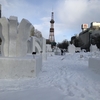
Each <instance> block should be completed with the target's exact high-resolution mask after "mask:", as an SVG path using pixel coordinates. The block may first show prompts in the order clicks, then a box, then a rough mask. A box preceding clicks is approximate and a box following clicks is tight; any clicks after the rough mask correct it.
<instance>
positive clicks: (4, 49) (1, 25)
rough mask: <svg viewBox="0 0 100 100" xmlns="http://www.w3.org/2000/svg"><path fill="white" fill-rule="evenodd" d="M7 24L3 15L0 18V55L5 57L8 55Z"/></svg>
mask: <svg viewBox="0 0 100 100" xmlns="http://www.w3.org/2000/svg"><path fill="white" fill-rule="evenodd" d="M8 24H9V22H8V20H7V19H6V18H5V17H3V18H1V19H0V33H1V34H0V37H1V38H2V45H1V55H2V56H5V57H8V55H9V50H8V49H9V39H8V35H9V34H8V33H9V31H8Z"/></svg>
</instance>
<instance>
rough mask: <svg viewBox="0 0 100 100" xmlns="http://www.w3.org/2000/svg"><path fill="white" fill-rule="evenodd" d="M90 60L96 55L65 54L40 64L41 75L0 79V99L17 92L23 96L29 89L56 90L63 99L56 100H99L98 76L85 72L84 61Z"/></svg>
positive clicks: (86, 68)
mask: <svg viewBox="0 0 100 100" xmlns="http://www.w3.org/2000/svg"><path fill="white" fill-rule="evenodd" d="M81 55H82V57H81ZM91 56H93V57H97V55H96V54H91V53H74V54H70V53H66V55H64V56H60V55H57V56H56V55H52V56H48V59H47V61H45V62H43V68H42V71H41V73H40V74H39V75H38V77H36V78H34V79H19V80H3V79H0V93H3V95H0V98H3V97H4V96H6V95H7V92H12V93H13V95H14V94H15V95H16V92H20V91H23V92H25V93H26V91H28V90H30V89H32V90H34V89H37V91H38V90H39V89H41V88H50V87H52V88H55V89H58V90H59V92H60V93H61V94H62V95H63V97H64V98H61V99H59V100H100V76H99V75H98V74H95V73H94V72H92V71H91V70H90V69H89V68H88V59H89V57H91ZM37 91H36V93H37ZM30 92H32V91H30ZM48 93H50V92H47V94H48ZM31 94H32V93H31ZM42 94H43V93H42ZM23 95H24V94H23ZM33 95H34V92H33ZM44 95H45V92H44ZM49 98H50V97H49ZM0 100H1V99H0ZM8 100H11V99H8ZM23 100H26V99H25V98H24V99H23ZM28 100H32V99H28ZM34 100H35V99H34ZM36 100H45V99H43V98H41V99H36ZM46 100H47V99H46ZM48 100H49V99H48ZM50 100H51V99H50ZM55 100H56V99H55Z"/></svg>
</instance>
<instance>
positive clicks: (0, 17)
mask: <svg viewBox="0 0 100 100" xmlns="http://www.w3.org/2000/svg"><path fill="white" fill-rule="evenodd" d="M0 18H1V4H0Z"/></svg>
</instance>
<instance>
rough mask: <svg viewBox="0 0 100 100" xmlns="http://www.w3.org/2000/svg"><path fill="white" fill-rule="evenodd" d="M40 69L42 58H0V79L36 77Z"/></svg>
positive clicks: (38, 56) (39, 56)
mask: <svg viewBox="0 0 100 100" xmlns="http://www.w3.org/2000/svg"><path fill="white" fill-rule="evenodd" d="M41 68H42V56H41V55H37V56H36V55H35V58H33V56H32V55H31V56H27V57H24V58H23V57H22V58H21V57H17V58H14V57H11V58H3V57H1V58H0V79H8V78H11V79H16V78H17V79H18V78H32V77H36V76H37V75H38V73H39V72H40V70H41Z"/></svg>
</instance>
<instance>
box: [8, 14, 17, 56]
mask: <svg viewBox="0 0 100 100" xmlns="http://www.w3.org/2000/svg"><path fill="white" fill-rule="evenodd" d="M17 25H18V20H17V17H12V16H11V17H10V18H9V57H16V49H17V48H16V45H17V41H16V40H17Z"/></svg>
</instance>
